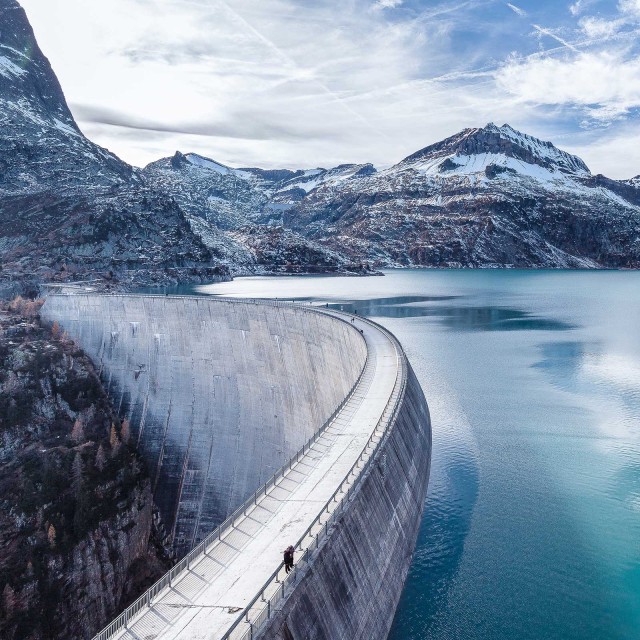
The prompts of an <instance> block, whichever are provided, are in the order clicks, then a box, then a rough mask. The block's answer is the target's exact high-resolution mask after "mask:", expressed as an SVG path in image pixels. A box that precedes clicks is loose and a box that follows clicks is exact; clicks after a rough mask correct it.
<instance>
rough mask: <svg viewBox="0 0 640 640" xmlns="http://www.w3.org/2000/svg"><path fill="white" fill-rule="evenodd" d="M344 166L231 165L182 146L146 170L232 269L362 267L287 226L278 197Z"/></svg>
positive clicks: (296, 193) (302, 190) (300, 193)
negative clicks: (185, 150) (273, 167)
mask: <svg viewBox="0 0 640 640" xmlns="http://www.w3.org/2000/svg"><path fill="white" fill-rule="evenodd" d="M340 171H341V170H340V169H334V170H332V171H326V170H325V169H314V170H311V171H302V170H298V171H290V170H288V169H278V170H272V171H269V170H264V169H256V168H245V169H233V168H231V167H228V166H226V165H224V164H221V163H219V162H216V161H215V160H211V159H209V158H205V157H203V156H200V155H198V154H195V153H188V154H186V155H185V154H182V153H180V152H179V151H178V152H176V154H175V155H174V156H173V157H171V158H162V159H161V160H158V161H156V162H152V163H151V164H149V165H147V166H146V167H145V168H144V169H143V170H142V172H141V175H142V176H143V177H144V180H145V181H146V182H147V183H148V184H149V185H152V187H153V188H154V190H155V191H156V192H158V193H162V194H166V195H167V196H169V195H170V196H171V197H172V198H174V199H175V201H176V202H177V203H178V204H179V206H180V207H181V209H182V210H183V211H184V212H185V214H186V216H187V218H188V219H189V222H190V224H191V228H192V230H193V231H194V232H195V233H196V234H197V235H198V236H199V237H200V238H201V239H202V241H203V242H204V243H205V245H206V246H207V247H208V248H209V249H210V250H211V251H212V253H213V254H214V255H216V256H217V257H218V258H219V259H220V260H222V261H224V262H225V263H226V264H228V265H229V267H230V270H231V272H232V273H273V272H285V273H299V272H304V273H308V272H314V271H317V272H323V273H326V272H349V273H363V272H366V271H367V268H366V265H364V264H360V262H361V261H360V260H359V259H352V258H346V257H345V256H344V255H343V254H342V253H341V252H340V251H335V250H332V249H331V248H330V247H327V246H323V245H321V244H318V243H317V242H315V241H313V240H311V239H309V238H306V237H305V236H304V234H303V233H301V232H297V231H293V230H292V229H287V228H285V227H284V226H283V224H282V206H281V205H280V204H279V203H278V202H277V198H278V196H280V195H281V194H283V193H286V194H287V197H289V198H298V199H299V198H301V197H304V195H306V193H307V192H308V191H309V190H310V189H313V188H315V187H317V185H319V184H323V183H324V182H327V181H328V180H330V179H332V178H330V176H333V179H335V177H336V175H337V173H340ZM285 208H286V207H285Z"/></svg>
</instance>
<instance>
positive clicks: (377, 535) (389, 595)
mask: <svg viewBox="0 0 640 640" xmlns="http://www.w3.org/2000/svg"><path fill="white" fill-rule="evenodd" d="M430 465H431V423H430V417H429V411H428V408H427V404H426V401H425V398H424V395H423V393H422V389H421V387H420V384H419V383H418V380H417V379H416V377H415V374H414V373H413V371H412V369H411V367H410V365H409V364H408V363H407V383H406V388H405V391H404V393H403V394H402V398H401V400H400V405H399V408H398V411H397V415H396V417H395V419H394V421H393V424H392V426H391V428H390V429H389V431H388V433H387V434H386V436H385V438H384V440H383V441H382V443H381V444H380V447H379V449H378V451H377V454H376V456H375V459H374V461H373V462H372V464H371V466H370V468H369V470H368V472H367V473H366V475H365V477H363V478H361V480H360V483H359V487H358V489H357V491H355V493H354V496H353V497H352V499H351V503H350V505H349V506H348V508H347V509H345V510H344V511H343V512H342V513H341V514H340V516H339V517H338V518H337V519H336V521H335V522H334V524H333V528H332V529H330V530H329V532H328V535H327V536H326V538H325V540H324V541H323V544H322V545H321V546H319V548H318V550H317V551H316V552H315V555H314V556H313V557H312V558H311V559H310V562H309V563H308V565H307V567H306V568H304V569H302V570H301V575H300V578H299V580H298V581H297V582H296V584H295V586H294V587H293V588H292V589H291V591H290V592H289V596H288V597H287V598H285V599H284V600H283V602H282V603H281V604H280V606H279V607H278V608H277V610H276V612H275V614H274V615H273V616H272V617H271V618H270V619H269V620H268V621H267V623H266V624H265V625H264V626H263V627H262V629H261V630H260V631H259V633H256V634H255V635H254V638H256V639H257V638H259V639H260V640H335V639H345V640H346V639H349V640H370V639H378V638H379V639H383V638H386V637H387V634H388V633H389V629H390V628H391V623H392V622H393V617H394V615H395V611H396V607H397V604H398V600H399V598H400V595H401V593H402V588H403V585H404V581H405V579H406V576H407V572H408V570H409V566H410V564H411V557H412V554H413V550H414V547H415V544H416V539H417V536H418V529H419V526H420V522H421V519H422V518H421V516H422V510H423V505H424V499H425V494H426V491H427V484H428V480H429V471H430Z"/></svg>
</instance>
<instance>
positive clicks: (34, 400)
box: [0, 300, 170, 640]
mask: <svg viewBox="0 0 640 640" xmlns="http://www.w3.org/2000/svg"><path fill="white" fill-rule="evenodd" d="M38 311H39V303H37V302H25V301H20V300H18V301H16V302H14V303H13V304H12V305H6V304H5V305H4V306H3V308H2V309H1V310H0V363H1V364H0V540H1V541H2V544H1V545H0V592H1V602H0V611H1V615H0V637H2V638H4V639H6V640H14V639H15V640H18V639H20V640H23V639H29V640H36V639H38V640H40V639H52V640H53V639H56V640H57V639H60V640H62V639H65V640H67V639H68V638H90V637H92V635H93V633H94V632H96V631H97V630H98V629H99V628H100V627H101V626H103V625H104V624H105V623H106V622H108V621H109V620H110V619H111V618H112V617H114V616H115V615H116V614H117V613H118V611H119V610H120V609H121V608H122V607H123V606H124V605H126V604H128V603H129V602H130V601H131V600H132V599H133V598H134V597H136V596H137V594H138V593H139V592H140V591H141V590H142V589H144V588H145V587H147V586H149V583H150V582H152V581H153V580H155V579H157V578H158V577H159V576H160V575H161V574H162V573H163V572H164V571H165V570H166V568H167V567H168V565H169V564H170V558H169V557H168V556H167V555H166V554H165V552H164V548H163V546H162V540H161V538H162V536H161V533H160V528H159V527H158V526H157V524H158V520H157V516H155V515H154V513H155V512H154V507H153V500H152V496H151V490H150V483H149V480H148V478H147V476H146V474H145V473H144V471H143V467H142V464H141V463H140V461H139V459H138V457H137V455H136V454H135V453H134V451H133V450H132V449H131V448H130V446H129V444H128V440H129V427H128V424H127V423H126V422H125V423H121V422H120V421H119V420H118V419H117V417H116V415H115V413H114V412H113V410H112V408H111V405H110V404H109V401H108V399H107V397H106V395H105V393H104V391H103V390H102V387H101V385H100V382H99V380H98V377H97V375H96V372H95V371H94V369H93V366H92V364H91V362H90V361H89V359H88V358H87V357H86V356H85V355H84V353H83V352H82V351H81V350H80V349H79V348H78V347H77V346H76V345H75V344H74V343H73V342H72V341H70V340H69V339H68V338H67V337H66V336H65V335H64V334H62V333H61V332H60V330H59V329H58V327H57V325H54V327H53V329H52V330H49V329H47V328H44V327H42V326H41V325H40V322H39V320H38V316H37V314H38Z"/></svg>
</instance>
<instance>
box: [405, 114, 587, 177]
mask: <svg viewBox="0 0 640 640" xmlns="http://www.w3.org/2000/svg"><path fill="white" fill-rule="evenodd" d="M479 155H486V156H503V157H505V158H512V159H514V160H516V161H520V162H524V163H526V164H530V165H538V166H540V167H543V168H544V169H547V170H550V171H560V172H562V173H569V174H580V175H585V174H586V175H589V173H590V172H589V168H588V167H587V165H586V164H585V163H584V162H583V161H582V160H581V159H580V158H578V157H577V156H574V155H571V154H570V153H567V152H566V151H561V150H560V149H558V148H557V147H556V146H554V145H553V144H552V143H551V142H546V141H543V140H540V139H538V138H535V137H533V136H530V135H527V134H526V133H521V132H520V131H516V129H514V128H513V127H511V126H509V125H508V124H504V125H502V126H501V127H498V126H496V125H495V124H493V123H489V124H488V125H487V126H486V127H483V128H481V129H464V130H463V131H461V132H460V133H458V134H456V135H454V136H451V137H450V138H446V139H445V140H442V141H441V142H437V143H435V144H433V145H430V146H428V147H425V148H424V149H421V150H420V151H417V152H416V153H414V154H412V155H410V156H408V157H407V158H405V159H404V160H403V161H402V162H400V163H399V165H397V166H399V167H403V168H404V167H407V166H416V165H417V166H421V165H425V164H429V165H432V164H433V161H434V160H438V159H440V160H441V165H439V166H440V167H441V169H442V171H443V172H446V171H449V170H452V169H455V167H456V166H459V165H461V164H466V161H467V160H468V159H469V158H470V157H473V156H479ZM458 158H462V159H464V160H463V162H462V163H461V162H459V161H458V162H457V161H456V160H457V159H458ZM499 164H504V163H499Z"/></svg>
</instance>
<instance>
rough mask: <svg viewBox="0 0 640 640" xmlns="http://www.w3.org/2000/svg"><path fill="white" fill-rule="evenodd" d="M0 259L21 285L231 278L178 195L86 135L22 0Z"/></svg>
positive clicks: (1, 115) (11, 79)
mask: <svg viewBox="0 0 640 640" xmlns="http://www.w3.org/2000/svg"><path fill="white" fill-rule="evenodd" d="M0 255H1V256H2V266H3V273H2V274H1V275H3V276H4V278H5V279H6V278H8V277H10V278H11V279H12V280H21V279H25V278H28V277H30V276H32V275H33V276H35V277H36V278H38V279H40V280H43V279H46V280H51V279H66V278H68V277H69V276H71V277H74V278H78V277H86V276H88V275H90V276H93V275H96V274H100V275H102V276H105V275H106V276H107V277H111V278H114V277H115V278H119V279H122V280H125V281H127V280H132V279H135V280H136V281H137V282H144V281H153V280H156V279H157V280H160V281H162V280H166V279H170V280H171V279H176V278H180V277H182V278H184V279H189V277H197V275H199V274H202V276H203V277H205V278H207V279H210V278H214V277H215V276H221V275H224V274H225V273H226V267H225V266H224V265H223V264H222V263H221V262H220V261H216V260H215V257H214V256H212V254H211V252H210V251H209V250H208V249H207V248H206V247H205V246H204V244H203V243H202V241H201V240H200V238H199V237H197V236H196V235H195V234H194V233H193V232H192V231H191V228H190V225H189V224H188V222H187V220H186V219H185V216H184V214H183V212H182V210H181V209H180V208H179V207H178V206H177V205H176V203H175V202H174V201H173V200H172V199H171V198H170V197H167V196H164V195H160V194H158V193H156V192H155V191H154V190H152V189H150V188H149V187H148V185H146V184H145V182H144V180H142V179H141V178H140V177H139V175H138V172H137V171H136V170H134V169H133V168H132V167H130V166H129V165H127V164H126V163H124V162H122V161H121V160H119V159H118V158H117V157H115V156H114V155H113V154H111V153H109V152H108V151H106V150H105V149H102V148H101V147H98V146H97V145H95V144H94V143H92V142H91V141H89V140H87V138H85V137H84V136H83V135H82V133H81V132H80V130H79V129H78V127H77V125H76V123H75V121H74V119H73V116H72V115H71V113H70V111H69V109H68V107H67V104H66V101H65V98H64V95H63V93H62V89H61V87H60V84H59V83H58V80H57V78H56V76H55V74H54V73H53V71H52V69H51V66H50V65H49V62H48V61H47V59H46V58H45V57H44V55H43V54H42V52H41V51H40V49H39V47H38V44H37V42H36V40H35V37H34V35H33V31H32V29H31V27H30V25H29V23H28V21H27V17H26V15H25V13H24V11H23V9H22V8H21V7H20V6H19V4H18V3H17V2H16V1H15V0H0ZM132 274H135V275H132Z"/></svg>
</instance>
